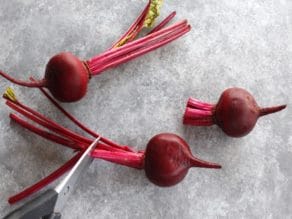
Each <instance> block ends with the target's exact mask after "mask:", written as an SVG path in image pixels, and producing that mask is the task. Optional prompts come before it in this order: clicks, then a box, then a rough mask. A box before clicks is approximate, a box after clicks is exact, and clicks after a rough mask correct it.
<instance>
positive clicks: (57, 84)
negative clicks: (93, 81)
mask: <svg viewBox="0 0 292 219" xmlns="http://www.w3.org/2000/svg"><path fill="white" fill-rule="evenodd" d="M89 77H90V73H89V71H88V69H87V67H86V64H85V63H84V62H82V61H80V59H79V58H77V57H76V56H74V55H73V54H71V53H69V52H63V53H60V54H58V55H55V56H54V57H52V58H51V59H50V61H49V62H48V64H47V67H46V73H45V82H46V84H45V85H46V87H47V88H48V89H49V91H50V92H51V93H52V95H53V96H54V97H55V98H56V99H58V100H60V101H62V102H73V101H77V100H80V99H81V98H82V97H83V96H84V95H85V94H86V91H87V84H88V80H89Z"/></svg>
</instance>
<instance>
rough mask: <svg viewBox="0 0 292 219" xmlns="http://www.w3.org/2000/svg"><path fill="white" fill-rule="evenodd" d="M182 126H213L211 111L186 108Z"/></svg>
mask: <svg viewBox="0 0 292 219" xmlns="http://www.w3.org/2000/svg"><path fill="white" fill-rule="evenodd" d="M183 124H185V125H200V126H210V125H213V124H214V122H213V113H212V111H206V110H199V109H193V108H190V107H186V110H185V113H184V116H183Z"/></svg>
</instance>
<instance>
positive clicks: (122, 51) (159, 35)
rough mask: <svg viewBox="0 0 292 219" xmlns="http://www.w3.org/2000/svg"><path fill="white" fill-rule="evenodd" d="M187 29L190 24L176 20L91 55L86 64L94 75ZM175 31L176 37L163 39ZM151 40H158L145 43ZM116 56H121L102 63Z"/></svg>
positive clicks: (149, 49)
mask: <svg viewBox="0 0 292 219" xmlns="http://www.w3.org/2000/svg"><path fill="white" fill-rule="evenodd" d="M180 27H185V28H180ZM189 30H190V26H189V25H187V23H186V20H184V21H181V22H178V23H176V24H174V25H172V26H170V27H168V28H165V29H162V30H160V31H157V32H155V33H152V34H150V35H148V36H145V37H143V38H141V39H138V40H135V41H133V42H130V43H127V44H126V45H124V46H121V47H119V48H117V49H112V50H110V51H107V52H105V53H103V54H101V55H98V56H96V57H93V58H92V59H90V60H88V61H87V64H88V66H89V69H90V71H91V73H92V74H93V75H95V74H98V73H100V72H101V71H104V70H105V69H107V68H109V67H112V66H114V65H117V64H121V63H124V62H126V61H128V60H130V59H133V58H135V57H137V56H139V55H143V54H145V53H146V52H149V51H151V50H154V49H156V48H158V47H161V46H163V45H165V44H167V43H168V42H170V41H173V40H175V39H176V38H178V37H180V36H182V35H184V34H185V33H187V32H188V31H189ZM178 31H179V32H178ZM175 33H176V37H174V36H173V37H171V38H168V39H164V38H167V37H170V36H172V35H173V34H175ZM163 39H164V40H163ZM159 40H160V41H159ZM152 41H158V42H154V43H153V44H150V45H148V46H147V45H146V44H148V43H149V42H152ZM146 46H147V47H146ZM141 47H142V50H138V52H136V53H135V56H133V55H132V56H130V57H129V56H128V55H127V54H128V53H129V52H130V51H133V50H135V49H138V48H141ZM125 55H127V56H125ZM117 56H122V58H121V60H120V61H118V60H115V63H112V64H108V65H106V66H104V65H103V63H104V61H105V58H107V59H111V58H114V57H117Z"/></svg>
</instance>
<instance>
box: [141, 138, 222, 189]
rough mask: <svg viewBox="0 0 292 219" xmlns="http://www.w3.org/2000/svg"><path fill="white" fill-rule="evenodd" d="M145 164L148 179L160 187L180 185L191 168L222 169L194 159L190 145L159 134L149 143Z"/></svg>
mask: <svg viewBox="0 0 292 219" xmlns="http://www.w3.org/2000/svg"><path fill="white" fill-rule="evenodd" d="M144 162H145V163H144V169H145V173H146V176H147V178H148V179H149V180H150V181H151V182H153V183H154V184H156V185H158V186H173V185H175V184H177V183H179V182H180V181H182V180H183V178H184V177H185V176H186V174H187V172H188V169H189V168H191V167H204V168H221V166H220V165H219V164H215V163H210V162H206V161H203V160H200V159H198V158H196V157H194V156H193V155H192V153H191V150H190V148H189V146H188V144H187V143H186V142H185V141H184V140H183V139H182V138H181V137H179V136H178V135H175V134H171V133H162V134H158V135H156V136H154V137H153V138H152V139H151V140H150V141H149V142H148V144H147V148H146V152H145V161H144Z"/></svg>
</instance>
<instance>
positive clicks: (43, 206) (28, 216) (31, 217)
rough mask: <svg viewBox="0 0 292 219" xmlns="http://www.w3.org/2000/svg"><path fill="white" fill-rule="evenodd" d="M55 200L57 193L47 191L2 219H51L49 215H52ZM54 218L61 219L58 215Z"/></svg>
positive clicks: (52, 190) (51, 190)
mask: <svg viewBox="0 0 292 219" xmlns="http://www.w3.org/2000/svg"><path fill="white" fill-rule="evenodd" d="M57 198H58V193H57V192H56V191H55V190H54V189H49V190H47V191H45V192H44V193H42V194H40V195H39V196H37V197H36V198H34V199H32V200H30V201H29V202H27V203H25V204H24V205H23V206H21V207H19V208H17V209H16V210H14V211H12V212H11V213H10V214H8V215H6V216H5V217H4V218H3V219H40V218H43V217H45V218H52V217H50V216H49V215H54V214H53V211H54V207H55V204H56V201H57ZM46 216H47V217H46ZM56 216H59V218H61V216H60V215H56ZM53 218H54V217H53ZM55 218H58V217H55Z"/></svg>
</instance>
